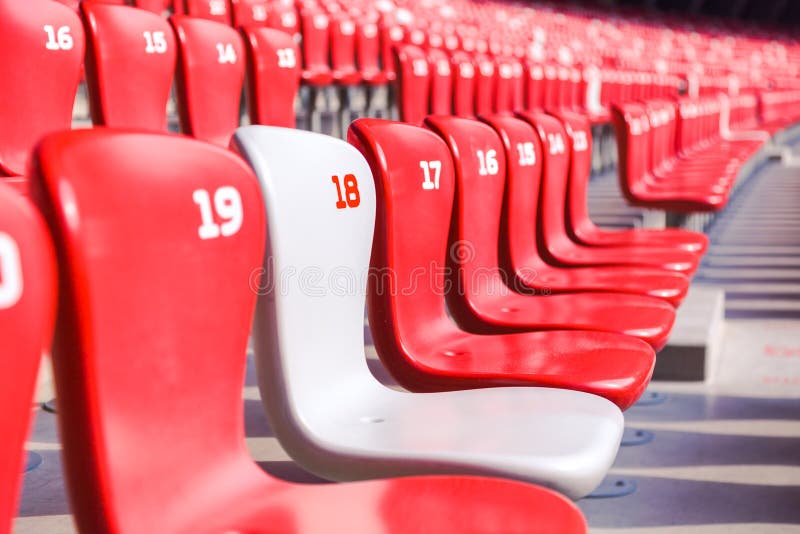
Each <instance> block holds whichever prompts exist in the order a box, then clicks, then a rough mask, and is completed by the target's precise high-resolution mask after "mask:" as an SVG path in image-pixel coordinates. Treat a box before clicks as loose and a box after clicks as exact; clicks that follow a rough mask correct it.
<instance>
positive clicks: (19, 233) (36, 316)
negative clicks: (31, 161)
mask: <svg viewBox="0 0 800 534" xmlns="http://www.w3.org/2000/svg"><path fill="white" fill-rule="evenodd" d="M55 309H56V264H55V256H54V254H53V247H52V244H51V243H50V237H49V235H48V233H47V229H46V227H45V224H44V221H43V220H42V218H41V217H40V216H39V214H38V213H37V211H36V209H35V208H34V207H33V206H32V205H31V204H30V202H29V201H28V200H27V199H25V198H24V197H22V196H21V195H20V194H19V193H17V192H16V191H15V190H13V189H11V188H10V187H8V186H6V185H3V184H0V339H2V345H1V346H0V436H2V439H0V532H4V533H10V532H11V523H12V521H13V519H14V517H15V516H16V512H17V502H18V498H19V490H20V488H21V484H20V481H21V478H22V471H23V465H24V463H25V460H24V458H25V453H24V450H23V446H24V444H25V440H26V439H27V437H28V430H29V428H30V424H31V419H32V416H33V411H32V410H31V405H32V404H33V392H34V389H35V387H36V373H37V370H38V368H39V360H40V359H41V356H42V353H43V352H45V351H47V350H48V349H49V346H50V339H51V337H52V334H53V322H54V319H55Z"/></svg>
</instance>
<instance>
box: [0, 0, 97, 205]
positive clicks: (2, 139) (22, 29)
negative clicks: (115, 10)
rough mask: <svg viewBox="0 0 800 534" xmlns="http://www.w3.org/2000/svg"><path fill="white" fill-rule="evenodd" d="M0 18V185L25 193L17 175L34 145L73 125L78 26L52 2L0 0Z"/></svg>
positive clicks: (78, 62) (68, 12)
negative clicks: (4, 183)
mask: <svg viewBox="0 0 800 534" xmlns="http://www.w3.org/2000/svg"><path fill="white" fill-rule="evenodd" d="M0 20H3V30H2V31H0V47H2V50H3V51H4V52H3V54H2V55H0V77H2V79H3V80H5V81H6V83H4V84H3V88H2V89H1V90H0V96H2V98H0V117H2V127H0V181H5V182H8V183H12V184H14V186H15V187H17V188H18V189H19V190H21V191H24V190H25V181H24V180H23V179H22V178H20V177H21V176H23V175H24V174H25V172H26V169H27V162H28V159H29V157H30V152H31V151H32V150H33V146H34V144H35V143H36V142H37V141H38V140H39V138H40V137H42V136H43V135H44V134H46V133H49V132H52V131H56V130H66V129H69V128H70V125H71V123H72V104H73V102H74V101H75V93H76V91H77V90H78V82H79V80H80V71H81V62H82V60H83V52H84V36H83V27H82V26H81V21H80V18H79V17H78V16H77V15H76V14H75V12H74V11H72V10H71V9H70V8H68V7H66V6H63V5H60V4H58V3H56V2H52V1H51V0H28V1H25V2H19V1H16V0H0ZM22 73H24V76H23V75H22ZM2 177H16V178H10V179H9V178H6V179H3V178H2Z"/></svg>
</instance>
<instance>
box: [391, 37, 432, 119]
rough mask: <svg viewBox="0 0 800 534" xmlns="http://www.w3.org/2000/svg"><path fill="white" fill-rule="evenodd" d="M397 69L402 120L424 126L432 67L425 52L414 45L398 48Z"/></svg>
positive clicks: (398, 101) (398, 105)
mask: <svg viewBox="0 0 800 534" xmlns="http://www.w3.org/2000/svg"><path fill="white" fill-rule="evenodd" d="M396 52H397V57H396V69H397V73H398V76H397V79H398V87H399V89H398V92H399V94H398V97H397V107H398V111H399V112H400V120H401V121H403V122H407V123H409V124H417V125H419V124H422V121H423V120H424V119H425V116H426V115H427V114H428V107H429V98H430V67H429V66H428V60H427V58H426V57H425V52H424V51H423V50H422V49H421V48H419V47H417V46H414V45H403V46H401V47H398V48H397V50H396Z"/></svg>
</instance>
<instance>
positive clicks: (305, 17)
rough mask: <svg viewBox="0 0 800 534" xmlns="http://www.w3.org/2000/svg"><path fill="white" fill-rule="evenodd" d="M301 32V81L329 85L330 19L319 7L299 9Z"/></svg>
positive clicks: (314, 84) (331, 75)
mask: <svg viewBox="0 0 800 534" xmlns="http://www.w3.org/2000/svg"><path fill="white" fill-rule="evenodd" d="M300 25H301V28H302V32H303V42H302V50H303V82H304V83H307V84H309V85H313V86H325V85H330V84H331V83H332V82H333V73H332V72H331V68H330V65H329V64H328V56H329V55H330V19H329V18H328V15H326V14H325V13H324V12H323V11H322V9H321V8H318V7H310V6H309V7H306V8H303V9H302V10H301V11H300Z"/></svg>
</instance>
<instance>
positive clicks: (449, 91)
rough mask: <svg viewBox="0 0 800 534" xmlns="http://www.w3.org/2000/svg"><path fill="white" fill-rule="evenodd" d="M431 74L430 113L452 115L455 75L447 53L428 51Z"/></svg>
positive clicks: (436, 50)
mask: <svg viewBox="0 0 800 534" xmlns="http://www.w3.org/2000/svg"><path fill="white" fill-rule="evenodd" d="M428 68H429V72H430V73H431V74H430V90H431V93H430V112H431V113H433V114H434V115H450V114H451V113H452V110H453V75H452V67H451V66H450V58H449V57H448V55H447V53H446V52H444V51H442V50H439V49H436V48H432V49H431V50H429V51H428Z"/></svg>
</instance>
